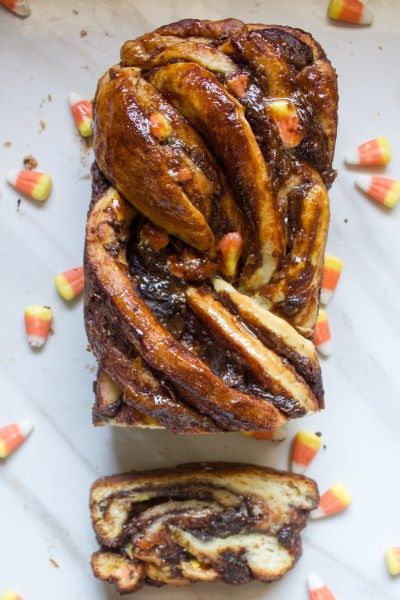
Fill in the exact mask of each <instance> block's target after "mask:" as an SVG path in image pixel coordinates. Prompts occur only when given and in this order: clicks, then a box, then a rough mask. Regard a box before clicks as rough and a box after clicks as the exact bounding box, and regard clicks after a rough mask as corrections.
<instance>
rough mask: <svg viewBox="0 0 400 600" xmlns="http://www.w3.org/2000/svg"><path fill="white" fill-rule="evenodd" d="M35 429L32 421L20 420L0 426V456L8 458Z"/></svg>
mask: <svg viewBox="0 0 400 600" xmlns="http://www.w3.org/2000/svg"><path fill="white" fill-rule="evenodd" d="M32 429H33V425H32V423H31V422H30V421H19V423H12V424H11V425H6V427H1V428H0V458H6V457H7V456H9V455H10V454H11V453H12V452H14V450H16V449H17V448H18V446H20V445H21V444H22V443H23V442H24V441H25V440H26V438H27V437H28V435H29V434H30V432H31V431H32Z"/></svg>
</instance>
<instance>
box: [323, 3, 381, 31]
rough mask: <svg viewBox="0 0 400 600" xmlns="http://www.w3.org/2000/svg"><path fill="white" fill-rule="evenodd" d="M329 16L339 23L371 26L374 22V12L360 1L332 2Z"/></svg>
mask: <svg viewBox="0 0 400 600" xmlns="http://www.w3.org/2000/svg"><path fill="white" fill-rule="evenodd" d="M328 15H329V17H330V18H331V19H335V20H337V21H346V22H347V23H356V24H357V25H371V23H372V22H373V20H374V15H373V14H372V12H371V11H370V10H369V8H367V7H366V6H365V4H363V2H360V0H331V2H330V3H329V8H328Z"/></svg>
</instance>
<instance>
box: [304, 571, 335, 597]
mask: <svg viewBox="0 0 400 600" xmlns="http://www.w3.org/2000/svg"><path fill="white" fill-rule="evenodd" d="M307 584H308V597H309V600H335V596H334V595H333V594H332V592H331V591H330V589H329V588H328V587H327V586H326V585H325V584H324V582H323V581H322V580H321V579H320V578H319V577H318V576H317V575H314V574H311V575H309V576H308V578H307Z"/></svg>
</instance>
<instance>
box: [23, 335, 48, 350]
mask: <svg viewBox="0 0 400 600" xmlns="http://www.w3.org/2000/svg"><path fill="white" fill-rule="evenodd" d="M26 337H27V340H28V344H29V345H30V346H31V348H41V347H42V346H43V345H44V343H45V341H46V338H44V337H43V336H41V335H27V336H26Z"/></svg>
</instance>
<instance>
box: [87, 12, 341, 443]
mask: <svg viewBox="0 0 400 600" xmlns="http://www.w3.org/2000/svg"><path fill="white" fill-rule="evenodd" d="M336 125H337V88H336V75H335V72H334V70H333V69H332V67H331V65H330V63H329V61H328V60H327V59H326V57H325V54H324V52H323V50H322V49H321V47H320V46H319V45H318V44H317V43H316V42H315V41H314V40H313V38H312V37H311V36H310V35H309V34H307V33H304V32H303V31H300V30H297V29H291V28H288V27H280V26H267V25H245V24H244V23H242V22H240V21H237V20H234V19H227V20H224V21H215V22H213V21H197V20H185V21H180V22H178V23H174V24H171V25H167V26H165V27H161V28H160V29H158V30H156V31H155V32H153V33H151V34H146V35H144V36H142V37H141V38H138V39H136V40H134V41H129V42H126V43H125V44H124V46H123V47H122V50H121V63H120V64H119V65H117V66H114V67H112V68H111V69H110V70H109V71H108V72H107V73H106V74H105V75H104V76H103V77H102V78H101V79H100V81H99V85H98V89H97V93H96V98H95V104H94V150H95V156H96V163H97V164H95V165H94V167H93V171H92V173H93V197H92V203H91V206H90V210H89V215H88V223H87V231H86V247H85V274H86V290H85V321H86V329H87V334H88V337H89V342H90V345H91V348H92V350H93V351H94V352H95V354H96V356H97V358H98V360H99V363H100V372H99V376H98V381H97V393H96V405H95V422H96V423H98V424H104V423H114V424H123V425H141V426H163V427H168V428H169V429H171V430H172V431H175V432H177V433H190V432H213V431H221V430H222V431H238V430H268V429H274V428H277V427H279V426H280V425H282V423H283V422H284V421H285V420H286V419H287V418H290V417H298V416H301V415H303V414H305V413H308V412H313V411H316V410H318V409H319V408H321V407H322V406H323V390H322V383H321V374H320V368H319V363H318V359H317V356H316V353H315V348H314V346H313V344H312V342H311V341H310V340H309V339H307V338H309V337H310V336H311V335H312V333H313V329H314V325H315V320H316V314H317V310H318V299H319V290H320V279H321V269H322V263H323V254H324V248H325V241H326V235H327V228H328V222H329V202H328V197H327V187H329V185H330V184H331V182H332V181H333V179H334V171H333V170H332V157H333V152H334V146H335V138H336Z"/></svg>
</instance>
